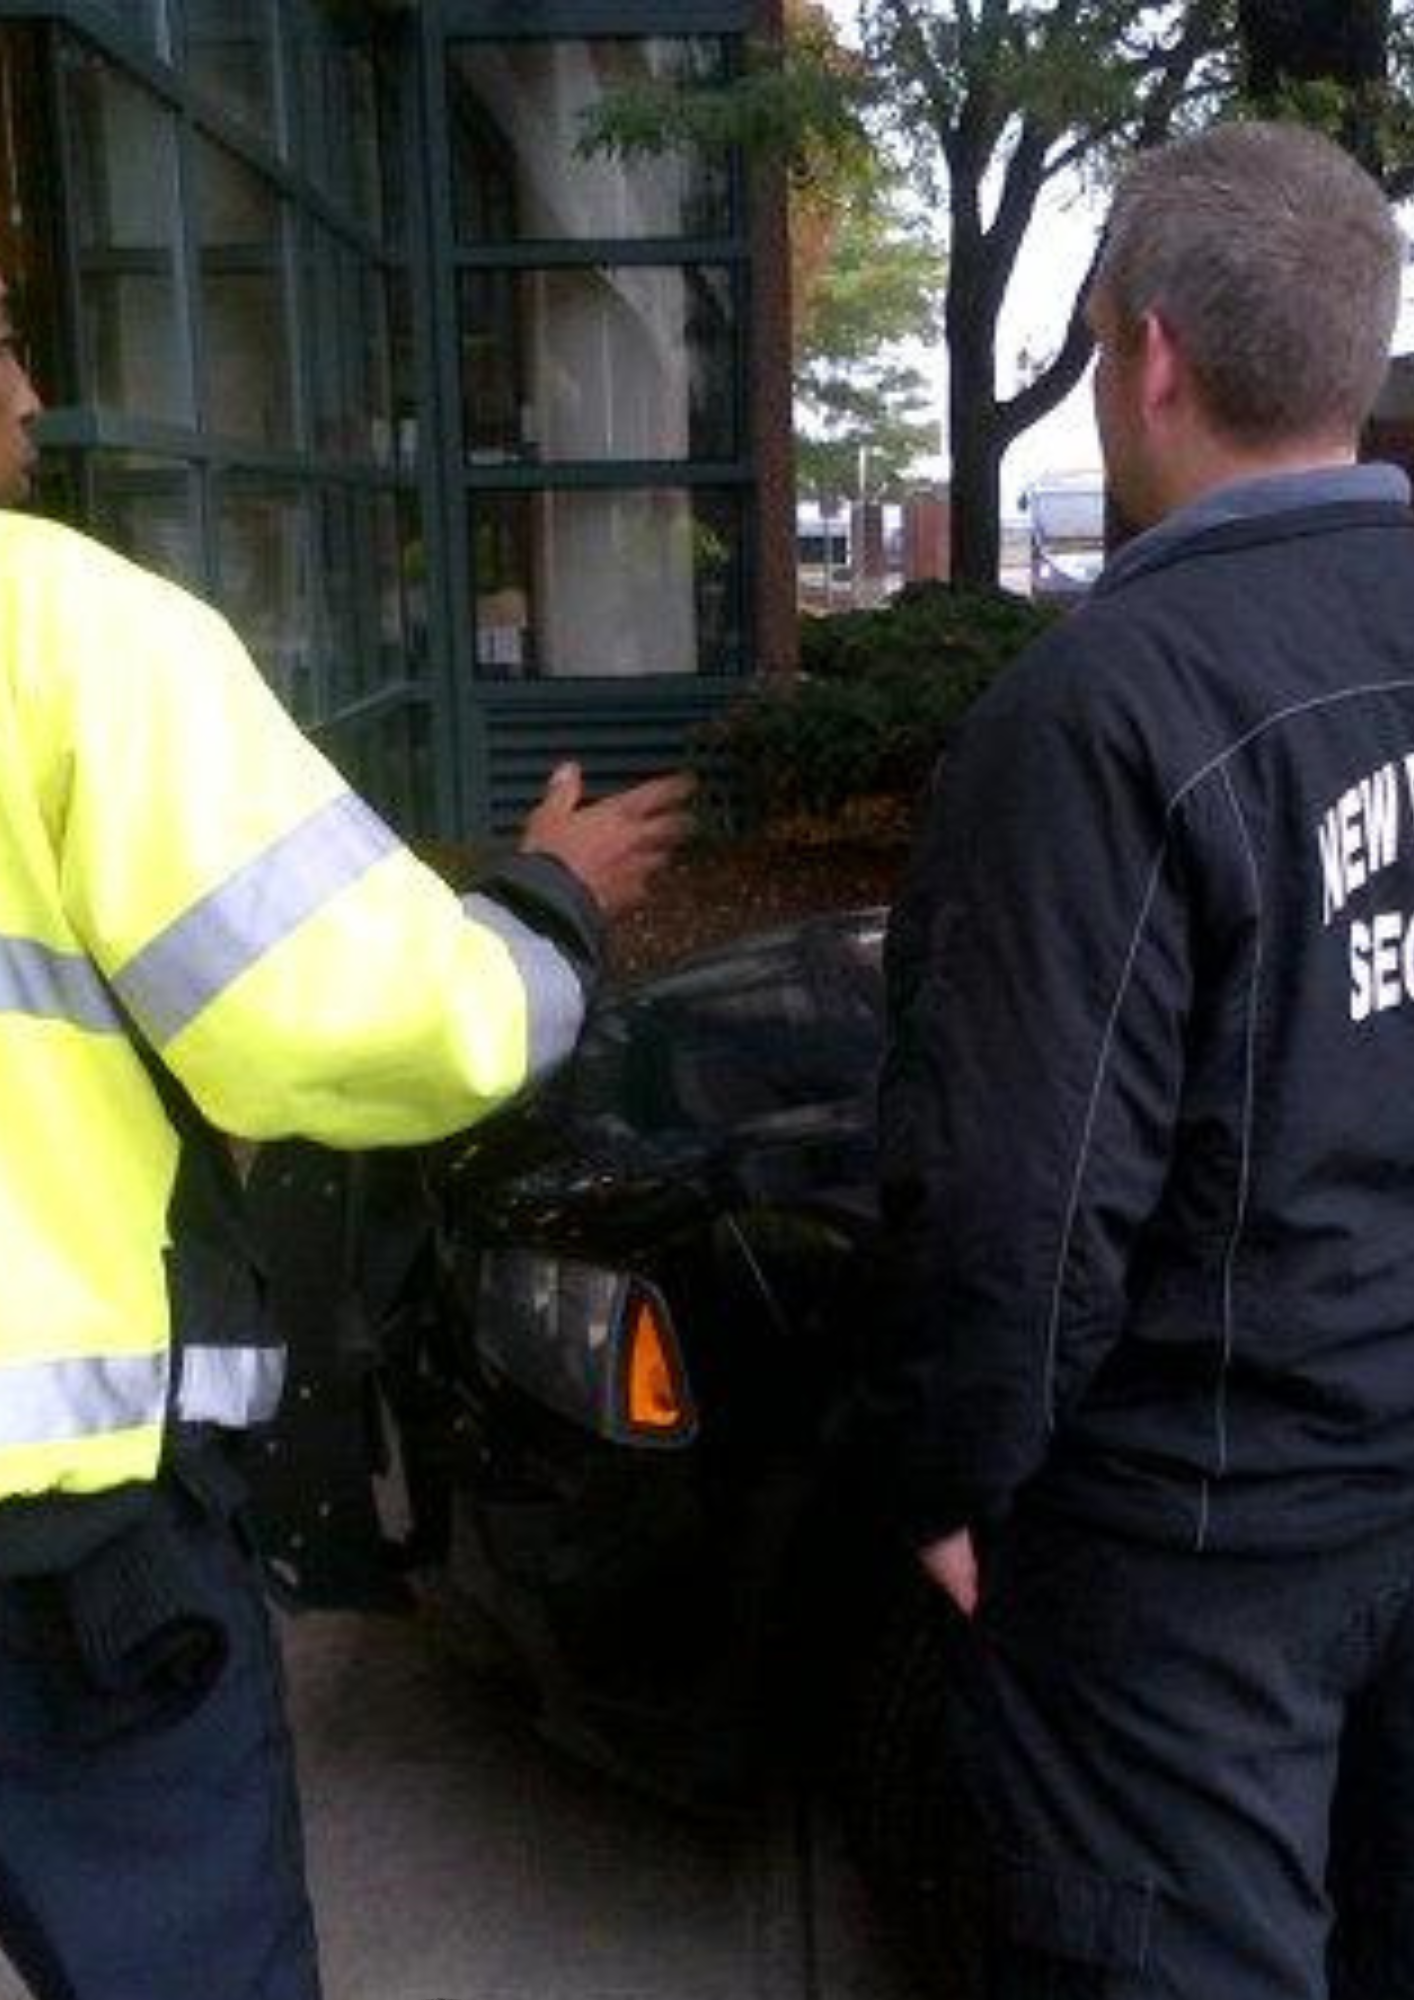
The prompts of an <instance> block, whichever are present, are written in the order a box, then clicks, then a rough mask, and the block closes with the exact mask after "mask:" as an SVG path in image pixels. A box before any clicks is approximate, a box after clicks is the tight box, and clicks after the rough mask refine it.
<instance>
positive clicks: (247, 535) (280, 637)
mask: <svg viewBox="0 0 1414 2000" xmlns="http://www.w3.org/2000/svg"><path fill="white" fill-rule="evenodd" d="M216 546H217V560H218V563H219V566H220V599H221V606H222V609H223V610H224V611H225V612H226V614H227V616H228V617H229V618H230V620H231V623H232V624H233V625H234V626H235V628H236V630H237V631H238V632H239V633H240V635H241V637H242V638H243V639H244V641H245V643H246V644H247V645H248V646H249V647H250V650H251V651H252V653H254V655H255V657H256V659H257V660H258V661H259V663H260V667H261V670H262V672H263V673H264V674H265V677H266V679H267V680H268V681H269V682H270V685H271V686H272V687H273V688H274V690H275V692H276V693H277V694H278V695H279V696H280V697H281V699H282V700H283V701H284V702H285V703H286V704H287V705H288V706H289V707H290V708H291V709H292V710H293V711H294V713H295V715H296V716H298V717H299V719H300V720H301V721H308V720H310V719H311V718H312V717H313V716H315V715H316V714H317V713H318V711H319V682H318V671H317V653H318V649H317V645H316V633H315V619H314V603H313V593H312V590H311V578H310V540H309V507H308V502H307V500H306V498H305V496H304V494H302V493H300V492H299V491H297V490H295V489H291V488H282V487H280V486H275V485H265V484H261V483H258V482H256V481H254V480H252V481H244V480H240V481H237V480H231V481H230V482H229V483H228V484H227V485H226V486H225V487H224V489H223V490H222V492H221V494H220V497H219V500H218V503H217V516H216Z"/></svg>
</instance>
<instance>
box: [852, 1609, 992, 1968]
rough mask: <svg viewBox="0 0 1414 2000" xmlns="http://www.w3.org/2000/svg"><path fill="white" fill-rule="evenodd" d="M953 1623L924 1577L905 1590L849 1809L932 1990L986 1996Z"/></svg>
mask: <svg viewBox="0 0 1414 2000" xmlns="http://www.w3.org/2000/svg"><path fill="white" fill-rule="evenodd" d="M953 1615H955V1614H952V1613H951V1612H950V1610H949V1607H948V1606H947V1604H946V1603H945V1601H944V1600H943V1599H942V1597H941V1596H940V1595H939V1593H938V1591H937V1590H935V1589H934V1588H932V1587H931V1586H930V1585H928V1584H927V1583H925V1582H924V1581H923V1579H922V1578H921V1577H920V1578H918V1579H917V1580H916V1581H915V1580H914V1579H913V1578H909V1579H908V1580H907V1581H905V1582H901V1583H900V1585H899V1588H898V1590H897V1592H896V1593H895V1596H894V1599H893V1602H892V1603H891V1605H890V1608H889V1610H888V1612H887V1614H886V1616H885V1618H884V1621H883V1625H882V1629H881V1632H880V1636H879V1642H878V1645H877V1646H876V1648H875V1649H874V1650H873V1652H872V1654H871V1657H870V1659H869V1662H868V1664H867V1666H866V1669H865V1672H864V1676H863V1680H862V1683H861V1687H860V1693H859V1704H858V1721H857V1725H856V1728H855V1731H854V1739H853V1753H852V1757H851V1769H850V1771H849V1774H848V1785H847V1812H848V1818H849V1825H850V1832H851V1836H852V1841H853V1845H854V1847H855V1850H856V1853H857V1855H858V1857H859V1861H860V1864H861V1866H862V1868H863V1871H864V1874H865V1876H866V1878H867V1880H868V1882H869V1884H870V1887H871V1890H872V1892H873V1895H874V1898H875V1901H876V1903H877V1905H878V1907H879V1909H880V1911H881V1913H882V1915H883V1917H884V1919H885V1922H886V1923H887V1924H888V1925H889V1927H890V1929H891V1930H892V1931H893V1932H894V1934H895V1935H896V1938H897V1941H898V1943H899V1944H900V1946H901V1947H902V1948H903V1950H904V1952H905V1954H906V1956H907V1957H908V1958H909V1959H910V1960H911V1961H912V1963H913V1964H914V1966H915V1968H916V1969H917V1971H918V1973H919V1975H920V1977H921V1980H922V1983H923V1987H924V1990H925V1991H926V1992H927V1993H928V1994H929V1995H932V1996H936V2000H980V1996H981V1993H982V1976H983V1975H982V1908H981V1880H980V1871H979V1869H978V1867H977V1860H978V1839H977V1835H976V1831H975V1829H974V1827H973V1826H972V1824H971V1817H970V1813H969V1811H968V1808H967V1806H966V1803H965V1801H964V1798H963V1796H962V1792H961V1787H960V1785H959V1781H958V1774H957V1771H956V1768H955V1764H954V1760H953V1759H952V1758H951V1756H950V1755H949V1752H948V1746H947V1742H946V1731H945V1726H944V1704H945V1700H946V1691H947V1660H948V1655H949V1632H948V1620H949V1618H950V1616H953Z"/></svg>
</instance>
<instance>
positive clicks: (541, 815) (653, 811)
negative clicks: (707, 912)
mask: <svg viewBox="0 0 1414 2000" xmlns="http://www.w3.org/2000/svg"><path fill="white" fill-rule="evenodd" d="M695 789H696V785H695V781H694V780H693V779H692V778H691V777H690V776H689V775H688V774H687V773H686V772H678V773H676V774H674V775H673V776H672V777H667V778H650V779H649V780H648V782H647V783H646V784H642V785H634V786H632V787H631V788H630V789H629V790H628V791H625V792H611V793H610V795H609V797H608V798H606V799H598V800H596V801H595V803H594V804H593V805H586V804H585V803H584V774H583V772H582V771H581V770H580V768H579V766H578V764H561V765H559V766H558V767H557V768H556V769H555V770H554V771H552V772H551V774H550V781H549V783H548V784H547V785H546V787H545V793H544V796H543V797H542V799H541V800H540V803H539V804H538V805H537V806H536V807H535V808H534V810H533V811H532V812H531V814H530V817H529V818H528V819H527V820H526V822H525V827H524V830H523V832H522V834H521V839H520V844H521V847H522V849H523V850H524V851H525V852H526V853H528V854H552V855H554V857H555V859H556V860H557V861H562V862H563V863H564V865H565V867H566V868H568V869H570V870H572V871H573V873H574V874H576V875H577V876H578V877H579V879H580V881H581V882H583V884H584V886H585V888H586V889H588V891H589V892H590V894H591V895H592V896H593V897H594V899H595V901H596V902H597V903H598V905H599V907H600V908H601V909H602V910H603V912H604V914H605V916H608V917H621V916H623V915H625V914H626V913H627V912H628V911H629V910H632V909H636V908H637V906H638V905H639V904H640V903H641V902H642V901H643V899H644V897H645V896H646V895H647V893H648V890H649V887H650V885H651V883H652V880H653V877H654V876H655V875H656V874H657V873H658V871H659V869H660V868H662V867H663V865H664V863H665V862H667V861H669V860H670V859H671V858H672V855H673V854H674V852H675V851H676V849H677V848H678V847H679V845H680V844H681V842H682V841H683V839H684V838H685V837H686V835H687V834H688V833H689V832H690V831H691V828H692V814H691V812H690V811H689V810H688V803H689V801H690V799H691V797H692V794H693V792H694V790H695Z"/></svg>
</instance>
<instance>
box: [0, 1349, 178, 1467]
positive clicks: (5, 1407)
mask: <svg viewBox="0 0 1414 2000" xmlns="http://www.w3.org/2000/svg"><path fill="white" fill-rule="evenodd" d="M166 1402H167V1356H166V1354H165V1353H162V1354H121V1355H112V1354H105V1355H103V1356H102V1357H101V1358H100V1357H90V1358H88V1359H85V1360H82V1361H42V1362H39V1361H36V1362H26V1363H22V1364H20V1365H18V1366H16V1367H12V1368H0V1447H9V1446H13V1445H26V1444H58V1443H61V1442H62V1441H63V1440H64V1439H65V1438H85V1437H101V1436H102V1435H103V1434H104V1433H105V1432H107V1431H126V1430H135V1429H137V1428H138V1427H140V1426H141V1425H143V1424H160V1423H161V1421H162V1418H163V1413H164V1411H165V1408H166Z"/></svg>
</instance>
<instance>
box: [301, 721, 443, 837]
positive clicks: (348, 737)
mask: <svg viewBox="0 0 1414 2000" xmlns="http://www.w3.org/2000/svg"><path fill="white" fill-rule="evenodd" d="M321 740H322V741H324V745H325V748H326V749H328V751H329V752H330V754H331V755H332V757H333V759H334V761H335V763H336V764H337V765H338V766H339V769H340V770H341V771H342V772H343V773H344V776H345V777H346V778H347V779H348V781H349V783H350V784H351V785H353V786H354V787H355V788H356V789H357V790H358V791H359V792H361V793H362V794H363V796H364V797H365V798H367V799H371V800H372V802H373V803H374V805H376V806H377V808H378V810H379V812H380V813H382V815H383V817H384V818H385V819H388V820H391V821H392V822H393V824H394V825H395V826H396V827H397V829H398V831H399V832H400V833H402V834H405V835H417V834H428V833H431V832H432V830H433V826H434V822H435V813H434V800H435V796H436V792H435V784H436V780H435V777H434V759H433V740H432V714H431V710H430V709H429V708H428V707H427V706H426V704H425V703H424V702H421V701H417V700H409V701H407V702H406V703H400V704H399V705H398V706H397V707H396V708H392V709H389V710H387V711H386V712H385V713H383V714H381V715H371V716H368V717H362V718H360V719H359V721H358V722H356V723H349V724H345V725H342V726H338V727H335V728H333V729H331V730H330V731H329V733H328V737H327V739H321Z"/></svg>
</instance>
